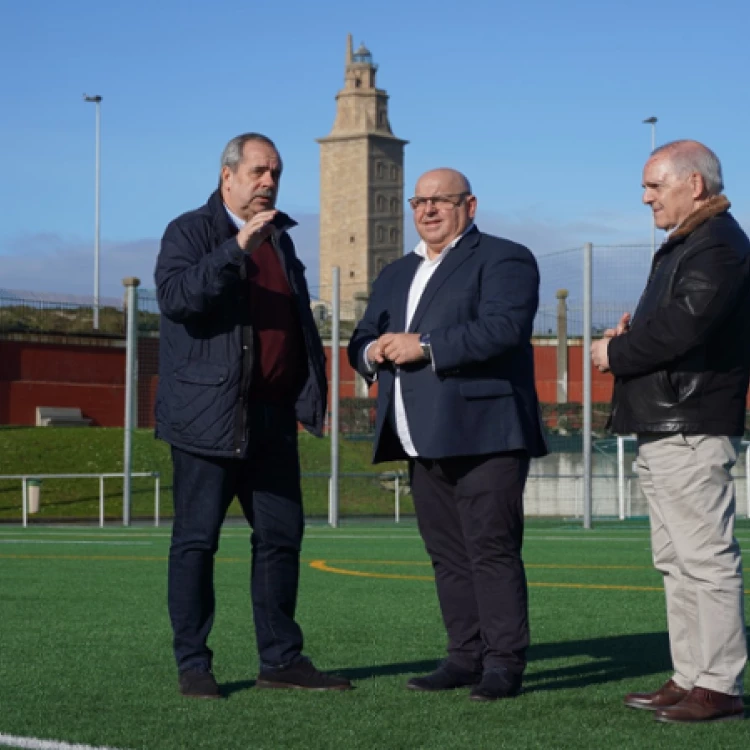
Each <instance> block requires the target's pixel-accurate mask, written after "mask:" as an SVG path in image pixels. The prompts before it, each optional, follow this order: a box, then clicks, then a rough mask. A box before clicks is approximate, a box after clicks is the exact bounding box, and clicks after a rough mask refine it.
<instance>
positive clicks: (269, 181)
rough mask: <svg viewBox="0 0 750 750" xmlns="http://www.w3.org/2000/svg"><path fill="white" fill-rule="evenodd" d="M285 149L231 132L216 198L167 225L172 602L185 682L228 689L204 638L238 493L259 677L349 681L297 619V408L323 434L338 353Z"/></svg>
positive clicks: (163, 428)
mask: <svg viewBox="0 0 750 750" xmlns="http://www.w3.org/2000/svg"><path fill="white" fill-rule="evenodd" d="M281 169H282V165H281V157H280V156H279V152H278V150H277V149H276V146H275V145H274V143H273V141H271V140H270V139H269V138H267V137H266V136H264V135H260V134H259V133H245V134H244V135H241V136H237V137H236V138H233V139H232V140H231V141H230V142H229V143H228V144H227V146H226V148H225V149H224V153H223V154H222V158H221V172H220V177H219V188H218V189H217V190H216V191H215V192H214V193H213V195H211V197H210V198H209V199H208V203H207V204H206V205H205V206H203V207H202V208H199V209H197V210H195V211H190V212H188V213H186V214H183V215H182V216H180V217H178V218H177V219H175V220H174V221H173V222H171V223H170V224H169V226H168V227H167V229H166V231H165V233H164V238H163V239H162V243H161V250H160V252H159V258H158V260H157V263H156V273H155V277H156V287H157V297H158V301H159V308H160V310H161V336H160V341H159V388H158V392H157V399H156V435H157V437H160V438H162V439H163V440H165V441H166V442H167V443H169V444H170V446H171V451H172V463H173V466H174V480H173V482H174V485H173V495H174V524H173V526H172V544H171V548H170V552H169V583H168V604H169V615H170V619H171V622H172V630H173V633H174V653H175V659H176V661H177V669H178V673H179V679H178V682H179V689H180V692H181V693H182V694H183V695H185V696H189V697H193V698H219V697H220V695H221V694H220V690H219V687H218V685H217V683H216V679H215V678H214V675H213V667H212V656H213V654H212V652H211V649H210V648H209V647H208V644H207V640H208V636H209V633H210V632H211V627H212V625H213V620H214V609H215V602H214V587H213V569H214V555H215V554H216V551H217V549H218V546H219V533H220V529H221V525H222V523H223V521H224V516H225V515H226V512H227V509H228V508H229V505H230V503H231V502H232V500H233V498H234V497H235V496H236V497H237V499H238V500H239V503H240V505H241V507H242V511H243V513H244V515H245V517H246V519H247V521H248V523H249V524H250V526H251V527H252V530H253V531H252V535H251V537H250V543H251V545H252V566H251V574H250V587H251V594H252V602H253V618H254V621H255V633H256V637H257V646H258V654H259V661H260V674H259V676H258V679H257V681H256V683H255V685H256V687H259V688H306V689H310V690H342V689H347V688H350V687H351V684H350V683H349V681H348V680H347V679H344V678H342V677H336V676H334V675H328V674H324V673H322V672H319V671H318V670H317V669H316V668H315V667H314V666H313V665H312V663H311V662H310V661H309V660H307V659H306V658H305V657H303V656H302V631H301V630H300V627H299V625H298V624H297V623H296V622H295V619H294V615H295V608H296V602H297V586H298V581H299V555H300V546H301V543H302V530H303V526H304V519H303V514H302V495H301V490H300V467H299V455H298V450H297V423H298V421H299V422H300V423H301V424H302V425H303V426H304V427H305V428H306V429H307V430H308V431H310V432H311V433H313V434H314V435H317V436H320V435H321V434H322V428H323V421H324V418H325V409H326V397H327V382H326V373H325V355H324V353H323V347H322V344H321V341H320V337H319V336H318V332H317V329H316V327H315V323H314V321H313V317H312V312H311V309H310V297H309V294H308V290H307V283H306V281H305V276H304V266H303V265H302V264H301V263H300V261H299V259H298V258H297V256H296V254H295V250H294V245H293V243H292V240H291V238H290V237H289V234H288V233H287V232H288V230H289V229H291V228H292V227H293V226H295V222H294V221H293V220H292V219H290V218H289V216H287V215H286V214H284V213H282V212H280V211H278V210H276V208H275V205H276V196H277V193H278V189H279V180H280V178H281Z"/></svg>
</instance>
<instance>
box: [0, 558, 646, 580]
mask: <svg viewBox="0 0 750 750" xmlns="http://www.w3.org/2000/svg"><path fill="white" fill-rule="evenodd" d="M0 559H2V560H120V561H122V560H133V561H136V562H154V561H164V560H166V559H167V555H166V554H165V555H164V556H163V557H156V556H145V555H4V554H0ZM249 559H250V557H249V555H248V557H217V558H216V562H220V563H221V562H232V563H238V562H248V561H249ZM302 562H307V561H306V560H302ZM314 562H318V561H314ZM327 562H329V563H336V564H337V565H419V566H425V567H427V566H431V565H432V563H431V562H430V561H429V560H328V561H327ZM311 567H315V566H313V565H311ZM525 567H527V568H540V569H548V570H651V568H650V566H647V565H557V564H545V563H532V564H527V565H526V566H525ZM366 575H367V574H366ZM396 577H398V576H396ZM429 580H432V578H431V577H430V578H429Z"/></svg>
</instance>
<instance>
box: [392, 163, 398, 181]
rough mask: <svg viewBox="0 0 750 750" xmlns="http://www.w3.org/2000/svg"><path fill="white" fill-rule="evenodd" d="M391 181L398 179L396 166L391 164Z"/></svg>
mask: <svg viewBox="0 0 750 750" xmlns="http://www.w3.org/2000/svg"><path fill="white" fill-rule="evenodd" d="M391 179H392V180H396V179H398V170H397V169H396V166H395V165H394V164H391Z"/></svg>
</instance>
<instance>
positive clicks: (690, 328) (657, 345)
mask: <svg viewBox="0 0 750 750" xmlns="http://www.w3.org/2000/svg"><path fill="white" fill-rule="evenodd" d="M643 189H644V193H643V202H644V203H645V204H646V205H648V206H649V207H650V208H651V210H652V211H653V215H654V221H655V223H656V226H658V227H659V228H661V229H664V230H665V231H667V233H668V234H667V237H666V239H665V240H664V243H663V244H662V245H661V247H660V248H659V251H658V252H657V253H656V255H655V257H654V261H653V266H652V269H651V274H650V276H649V281H648V284H647V285H646V289H645V291H644V292H643V295H642V296H641V300H640V302H639V303H638V307H637V308H636V311H635V314H634V316H633V319H632V321H631V320H630V316H629V314H628V313H626V314H625V315H623V317H622V319H621V320H620V322H619V324H618V325H617V327H616V328H614V329H610V330H608V331H606V332H605V335H604V338H602V339H601V340H600V341H597V342H595V343H594V344H593V346H592V359H593V363H594V365H595V366H597V367H598V368H599V369H600V370H602V371H607V370H609V371H611V372H612V373H613V374H614V376H615V390H614V396H613V401H612V420H611V422H612V429H613V431H614V432H617V433H619V434H626V435H627V434H632V433H636V434H637V436H638V461H637V465H638V474H639V477H640V482H641V487H642V489H643V492H644V494H645V495H646V497H647V498H648V501H649V513H650V518H651V546H652V552H653V559H654V565H655V566H656V568H657V569H658V570H659V572H660V573H661V574H662V575H663V577H664V590H665V594H666V600H667V620H668V625H669V640H670V648H671V652H672V663H673V667H674V671H673V674H672V676H671V678H670V679H669V680H668V681H667V682H666V683H665V684H664V685H662V686H661V687H660V688H659V689H658V690H656V691H655V692H652V693H631V694H629V695H627V696H626V697H625V705H627V706H629V707H630V708H638V709H646V710H650V711H654V712H655V718H656V720H657V721H663V722H674V723H696V722H708V721H725V720H728V719H742V718H743V716H744V709H743V703H742V693H743V674H744V670H745V664H746V662H747V641H746V637H745V622H744V617H743V611H744V598H743V582H742V561H741V558H740V548H739V545H738V544H737V540H736V539H735V538H734V521H735V489H734V482H733V480H732V475H731V474H730V470H731V468H732V466H734V464H735V461H736V460H737V451H738V449H739V447H740V439H741V437H742V435H743V434H744V431H745V409H746V407H745V400H746V396H747V388H748V380H750V241H748V238H747V235H746V234H745V232H743V231H742V229H741V228H740V226H739V225H738V224H737V222H736V221H735V220H734V218H733V217H732V216H731V214H730V213H729V206H730V204H729V201H728V200H727V199H726V197H725V196H724V195H723V194H722V191H723V189H724V184H723V179H722V173H721V164H720V162H719V160H718V159H717V157H716V155H715V154H714V153H713V152H712V151H711V150H709V149H708V148H706V147H705V146H704V145H702V144H700V143H697V142H696V141H676V142H674V143H668V144H666V145H665V146H662V147H660V148H658V149H656V150H655V151H654V152H653V154H651V158H649V160H648V161H647V162H646V166H645V168H644V170H643Z"/></svg>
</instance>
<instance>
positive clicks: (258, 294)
mask: <svg viewBox="0 0 750 750" xmlns="http://www.w3.org/2000/svg"><path fill="white" fill-rule="evenodd" d="M247 277H248V283H249V284H250V320H251V323H252V326H253V331H254V344H255V357H254V365H253V379H252V383H251V385H250V398H251V399H252V400H255V401H270V402H273V403H294V401H295V400H296V398H297V395H298V392H299V389H300V388H301V387H302V385H303V383H304V381H305V379H306V377H307V356H306V351H305V342H304V339H303V336H302V328H301V326H300V321H299V313H298V310H297V302H296V300H295V299H294V297H293V295H292V290H291V289H290V288H289V282H288V280H287V278H286V274H285V273H284V269H283V267H282V265H281V261H280V260H279V256H278V255H277V254H276V251H275V250H274V248H273V245H271V243H270V242H268V241H266V242H264V243H263V244H262V245H261V246H260V247H259V248H258V249H257V250H256V251H255V252H253V254H252V255H251V256H249V257H248V259H247Z"/></svg>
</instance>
